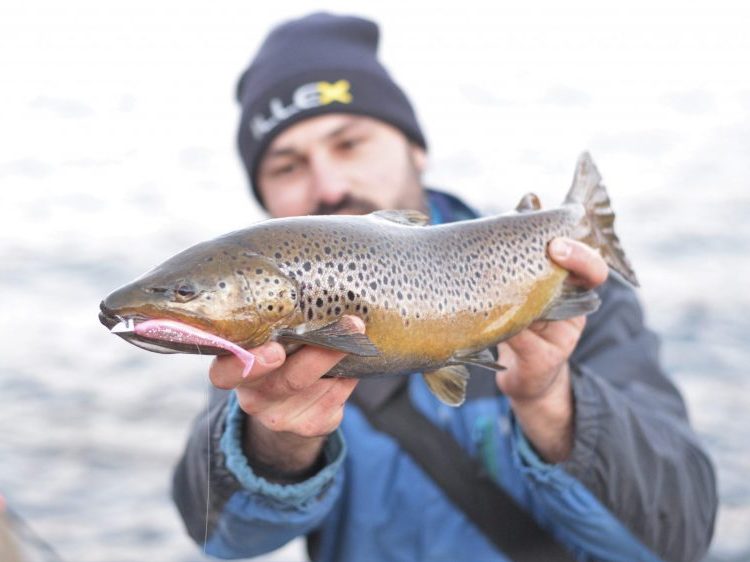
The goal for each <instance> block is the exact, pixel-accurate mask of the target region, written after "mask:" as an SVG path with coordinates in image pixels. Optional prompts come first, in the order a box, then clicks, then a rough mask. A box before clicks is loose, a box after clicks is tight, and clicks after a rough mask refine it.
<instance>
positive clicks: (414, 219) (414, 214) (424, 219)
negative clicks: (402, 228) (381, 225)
mask: <svg viewBox="0 0 750 562" xmlns="http://www.w3.org/2000/svg"><path fill="white" fill-rule="evenodd" d="M372 214H373V215H375V216H376V217H380V218H381V219H385V220H388V221H391V222H395V223H398V224H405V225H409V226H425V225H427V224H430V217H428V216H427V215H425V214H424V213H422V212H420V211H412V210H408V209H402V210H395V211H394V210H385V211H375V212H374V213H372Z"/></svg>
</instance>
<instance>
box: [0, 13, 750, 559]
mask: <svg viewBox="0 0 750 562" xmlns="http://www.w3.org/2000/svg"><path fill="white" fill-rule="evenodd" d="M560 4H562V3H560ZM564 4H565V6H564V7H563V6H561V5H558V4H557V3H552V2H550V3H545V4H538V3H534V2H530V3H526V4H523V5H521V3H512V4H507V5H505V4H501V3H496V5H495V7H494V8H493V9H492V10H491V11H487V7H486V6H484V5H483V4H480V3H475V2H472V1H469V2H462V3H461V4H460V6H459V5H453V6H452V7H451V8H450V9H429V8H427V7H426V6H427V4H425V7H424V8H418V7H415V6H413V5H412V4H407V3H403V2H400V3H393V4H389V3H384V4H382V5H381V6H379V7H377V8H375V7H372V6H370V5H369V3H357V2H344V1H341V2H328V3H324V4H321V5H320V6H319V7H321V8H325V9H329V10H333V11H344V12H357V13H360V14H365V15H370V16H372V17H374V18H375V19H377V20H378V21H379V22H380V23H381V24H382V25H383V30H384V37H383V41H382V48H381V52H382V57H383V59H384V61H385V62H386V64H387V65H388V66H389V67H390V69H391V71H392V73H393V74H394V75H395V77H396V78H397V80H399V81H400V82H401V83H402V84H403V86H404V88H405V89H406V91H407V92H408V94H409V95H410V96H411V97H412V99H413V101H414V103H415V105H416V107H417V109H418V113H419V116H420V118H421V121H422V123H423V125H424V128H425V129H426V133H427V136H428V140H429V142H430V155H431V167H430V171H429V173H428V177H427V179H428V183H429V184H431V185H435V186H441V187H445V188H448V189H450V190H452V191H454V192H455V193H457V194H460V195H462V196H464V197H465V198H466V199H468V201H470V202H471V203H473V204H474V205H475V206H477V207H478V208H480V209H482V210H484V211H485V212H491V211H496V210H505V209H508V208H509V207H511V206H513V205H514V203H515V202H516V200H517V199H518V198H520V196H521V195H522V194H523V193H525V192H527V191H535V192H537V193H538V194H539V195H540V196H541V198H542V201H543V202H544V203H545V204H547V205H555V204H557V203H558V202H559V201H560V200H561V199H562V197H563V194H564V193H565V191H566V189H567V187H568V184H569V181H570V179H571V176H572V171H573V166H574V163H575V160H576V157H577V156H578V153H579V152H580V151H582V150H584V149H588V150H590V151H591V152H592V154H593V156H594V159H595V161H596V162H597V164H598V166H599V168H600V170H601V172H602V174H603V176H604V178H605V181H606V183H607V185H608V187H609V189H610V193H611V196H612V199H613V202H614V206H615V209H616V210H617V212H618V224H617V226H618V230H619V233H620V235H621V239H622V240H623V243H624V245H625V247H626V249H627V251H628V253H629V255H630V257H631V260H632V262H633V263H634V264H635V267H636V270H637V272H638V274H639V277H640V279H641V283H642V286H643V288H642V290H641V291H640V294H641V297H642V300H643V301H644V303H645V306H646V310H647V316H648V322H649V323H650V324H651V325H652V326H653V327H655V328H656V329H657V330H658V331H659V332H660V333H661V334H662V335H663V337H664V347H663V353H664V359H665V362H666V365H667V366H668V368H669V371H670V372H671V374H672V375H673V377H674V379H675V380H676V382H677V384H678V385H679V387H680V388H681V389H682V391H683V393H684V395H685V397H686V399H687V402H688V405H689V409H690V414H691V417H692V420H693V422H694V424H695V426H696V428H697V430H698V432H699V433H700V435H701V436H702V438H703V440H704V442H705V444H706V446H707V447H708V449H709V450H710V452H711V454H712V456H713V459H714V461H715V463H716V466H717V470H718V475H719V486H720V493H721V510H720V513H719V518H718V521H717V527H716V534H715V540H714V544H713V547H712V550H711V554H710V556H709V559H710V560H714V561H719V560H721V561H730V560H732V561H738V560H750V484H748V479H747V474H748V473H750V452H749V451H748V444H749V443H750V440H749V439H748V429H749V428H750V413H749V410H750V379H749V378H748V376H747V366H748V364H750V351H749V349H748V345H747V343H748V338H749V337H750V291H748V287H750V283H749V281H750V275H748V273H749V270H750V261H749V260H748V252H749V251H750V72H748V69H750V34H749V33H748V29H750V18H748V16H747V15H745V14H746V12H745V11H743V10H742V9H741V8H740V7H741V4H740V3H739V2H738V3H736V4H722V3H717V2H712V3H711V4H710V7H708V6H707V5H705V4H691V3H686V2H670V3H658V2H649V3H632V2H629V3H619V4H618V5H617V6H604V5H603V4H604V3H594V2H589V3H575V2H574V3H564ZM210 6H211V7H210V8H209V4H208V3H201V2H194V1H188V2H176V1H170V2H138V1H136V2H128V3H104V2H79V1H72V2H53V1H51V0H50V1H46V2H25V3H23V4H20V3H18V4H16V5H12V6H11V5H9V4H4V5H3V7H2V8H0V70H1V72H0V100H1V101H2V103H0V194H1V196H2V197H1V199H0V494H2V495H4V496H5V497H6V498H7V500H8V502H9V504H10V505H11V506H13V508H14V509H15V510H16V511H17V512H19V513H20V514H22V515H23V517H24V518H25V519H26V520H27V521H29V522H30V523H31V524H32V525H33V527H34V529H36V531H37V532H38V533H39V534H40V535H42V536H43V537H44V538H45V539H46V540H47V541H48V542H49V543H51V544H52V545H54V547H55V549H56V550H57V551H58V552H59V553H60V555H61V556H62V557H63V558H64V559H65V560H69V561H77V562H89V561H108V562H119V561H122V562H126V561H134V560H159V561H179V562H193V561H199V560H202V559H203V557H202V555H201V553H200V551H199V550H198V549H197V548H196V547H195V546H194V545H193V544H192V543H191V542H190V541H189V540H188V538H187V537H186V535H185V533H184V532H183V529H182V525H181V522H180V521H179V519H178V517H177V515H176V512H175V510H174V508H173V506H172V503H171V501H170V499H169V482H170V476H171V469H172V466H173V464H174V462H175V460H176V458H177V456H178V454H179V453H180V451H181V448H182V445H183V441H184V439H185V436H186V434H187V428H188V424H189V422H190V420H191V419H192V418H193V417H194V416H195V415H198V414H200V412H201V411H202V410H203V409H204V408H205V403H206V392H207V390H206V389H207V376H206V373H207V367H208V363H209V359H208V358H200V357H196V356H162V355H157V354H150V353H146V352H144V351H142V350H138V349H136V348H135V347H132V346H130V345H127V344H125V343H124V342H122V341H121V340H120V339H118V338H116V337H114V336H112V335H110V334H108V333H107V332H106V330H105V329H104V328H103V327H102V326H100V325H99V323H98V320H97V307H98V303H99V301H100V300H101V298H102V297H103V296H105V294H107V293H108V292H109V291H110V290H111V289H113V288H114V287H116V286H118V285H120V284H122V283H124V282H126V281H129V280H130V279H131V278H133V277H134V276H136V275H138V274H140V273H141V272H143V271H144V270H146V269H147V268H149V267H151V266H152V265H154V264H156V263H158V262H159V261H161V260H163V259H164V258H166V257H167V256H169V255H171V254H173V253H175V252H177V251H178V250H181V249H182V248H184V247H186V246H187V245H190V244H192V243H195V242H197V241H200V240H203V239H205V238H208V237H212V236H215V235H218V234H220V233H223V232H226V231H229V230H232V229H235V228H241V227H243V226H246V225H248V224H250V223H252V222H254V221H256V220H258V219H260V218H261V216H262V215H261V213H260V212H259V210H258V208H257V207H256V206H255V204H254V203H253V202H252V201H251V198H250V197H249V195H248V191H247V187H246V182H245V178H244V177H243V174H242V171H241V168H240V165H239V160H238V158H237V157H236V154H235V148H234V134H235V126H236V120H237V108H236V106H235V103H234V99H233V93H234V85H235V80H236V78H237V76H238V74H239V72H240V71H241V70H242V69H243V68H244V65H245V64H246V63H247V61H248V60H249V58H250V56H251V54H252V53H253V52H254V50H255V48H256V46H257V45H258V44H259V42H260V40H261V39H262V37H263V36H264V34H265V33H266V31H267V30H268V28H269V26H270V25H271V24H273V23H275V22H277V21H278V20H280V19H283V18H286V17H290V16H294V15H298V14H301V13H304V12H306V11H308V10H309V9H310V8H311V7H312V5H311V4H310V3H306V2H302V1H301V0H300V1H295V2H286V3H284V5H283V6H281V5H275V4H274V5H270V4H269V5H261V4H260V3H258V2H253V3H250V2H222V3H219V4H212V5H210ZM302 557H303V554H302V550H301V547H300V544H299V543H295V544H293V545H291V546H290V547H288V548H287V549H285V550H284V551H283V552H282V553H277V554H275V555H273V556H271V557H267V558H266V559H268V560H283V561H294V560H300V559H302Z"/></svg>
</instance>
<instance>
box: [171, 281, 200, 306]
mask: <svg viewBox="0 0 750 562" xmlns="http://www.w3.org/2000/svg"><path fill="white" fill-rule="evenodd" d="M174 296H175V300H176V301H178V302H187V301H189V300H193V299H194V298H195V297H197V296H198V291H196V290H195V287H193V286H192V285H189V284H187V283H181V284H179V285H178V286H177V288H176V289H175V290H174Z"/></svg>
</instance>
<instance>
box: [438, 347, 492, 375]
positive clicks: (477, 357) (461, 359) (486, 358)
mask: <svg viewBox="0 0 750 562" xmlns="http://www.w3.org/2000/svg"><path fill="white" fill-rule="evenodd" d="M448 365H474V366H475V367H481V368H482V369H487V370H490V371H504V370H505V367H503V366H502V365H500V364H499V363H497V362H496V360H495V357H494V355H492V352H491V351H490V350H489V349H482V350H480V351H465V352H463V351H459V352H458V353H456V354H455V355H454V356H453V357H451V360H450V361H449V362H448Z"/></svg>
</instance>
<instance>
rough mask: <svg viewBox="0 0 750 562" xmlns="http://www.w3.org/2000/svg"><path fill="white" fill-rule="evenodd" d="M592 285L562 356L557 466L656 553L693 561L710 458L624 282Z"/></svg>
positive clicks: (708, 502) (702, 531)
mask: <svg viewBox="0 0 750 562" xmlns="http://www.w3.org/2000/svg"><path fill="white" fill-rule="evenodd" d="M612 277H614V276H612ZM600 294H601V296H602V306H601V308H600V309H599V310H598V311H597V312H596V313H595V314H592V315H591V316H590V317H589V318H588V322H587V326H586V329H585V331H584V334H583V336H582V338H581V341H580V343H579V345H578V347H577V348H576V351H575V353H574V354H573V357H572V358H571V366H572V372H573V391H574V395H575V401H576V414H575V416H576V417H575V443H574V448H573V453H572V455H571V458H570V459H569V460H568V461H567V462H566V463H565V464H564V468H565V469H566V470H567V471H568V472H569V473H570V474H572V475H573V476H574V477H576V478H577V479H578V480H580V481H581V482H582V483H583V484H584V485H585V486H586V487H587V488H588V489H589V490H590V491H591V492H592V493H594V495H595V496H596V497H597V498H598V499H599V501H601V502H602V503H603V504H604V505H605V506H606V507H607V508H608V509H609V510H610V511H611V512H612V513H613V514H614V515H615V516H616V517H618V519H619V520H620V521H622V522H623V524H625V525H626V526H627V527H628V528H629V529H630V530H631V531H632V532H633V533H634V534H635V535H636V536H637V537H638V538H639V539H640V540H642V541H643V542H644V543H645V544H646V545H647V546H649V547H650V548H651V549H652V550H653V551H654V552H656V553H657V554H658V555H660V556H661V557H663V558H664V559H666V560H679V561H689V560H700V559H701V558H702V557H703V556H704V555H705V553H706V551H707V550H708V546H709V543H710V540H711V536H712V534H713V527H714V519H715V516H716V510H717V493H716V481H715V476H714V470H713V467H712V464H711V461H710V460H709V458H708V456H707V455H706V453H705V452H704V450H703V449H702V447H701V445H700V443H699V442H698V439H697V436H696V435H695V433H694V432H693V430H692V429H691V427H690V424H689V421H688V417H687V411H686V409H685V404H684V402H683V400H682V397H681V396H680V393H679V392H678V390H677V389H676V388H675V386H674V385H673V384H672V382H671V381H670V380H669V379H668V377H667V376H666V375H665V373H664V372H663V370H662V368H661V367H660V364H659V359H658V345H659V344H658V339H657V337H656V336H655V335H654V333H653V332H651V331H650V330H648V329H647V328H646V327H645V326H644V323H643V316H642V312H641V307H640V305H639V303H638V300H637V298H636V295H635V293H634V291H633V290H632V289H630V288H629V287H628V286H626V285H625V284H624V283H623V282H621V281H619V279H617V278H611V280H610V281H609V282H607V283H606V284H605V285H604V286H603V287H602V288H601V291H600Z"/></svg>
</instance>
